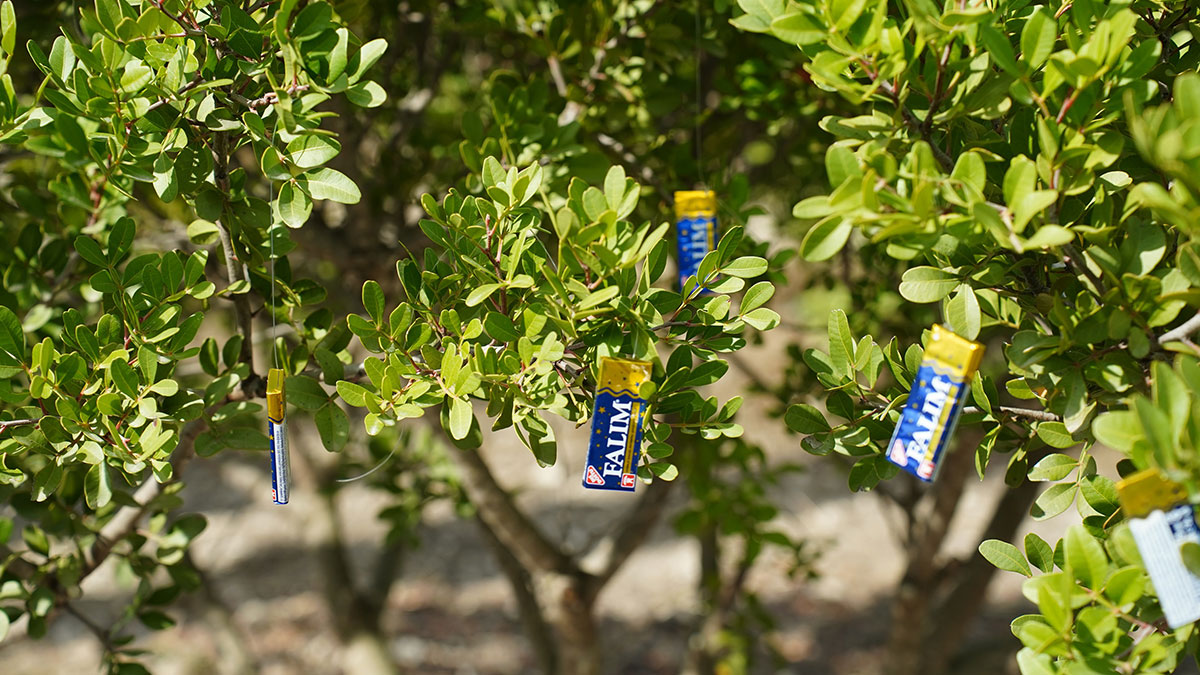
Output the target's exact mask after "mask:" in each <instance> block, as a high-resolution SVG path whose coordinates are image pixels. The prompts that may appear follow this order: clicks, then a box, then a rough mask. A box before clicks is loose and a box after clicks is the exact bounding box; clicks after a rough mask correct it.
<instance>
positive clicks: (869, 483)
mask: <svg viewBox="0 0 1200 675" xmlns="http://www.w3.org/2000/svg"><path fill="white" fill-rule="evenodd" d="M899 471H900V467H898V466H896V465H895V464H892V463H891V462H889V461H888V460H887V458H886V457H884V456H883V455H871V456H870V457H864V458H862V459H860V460H859V461H858V462H856V463H855V464H854V466H852V467H850V478H849V483H850V489H851V490H852V491H854V492H861V491H868V490H871V489H873V488H874V487H875V486H876V485H878V484H879V482H880V481H884V480H887V479H889V478H892V477H894V476H895V475H896V474H897V473H898V472H899Z"/></svg>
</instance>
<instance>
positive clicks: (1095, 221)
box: [734, 0, 1200, 674]
mask: <svg viewBox="0 0 1200 675" xmlns="http://www.w3.org/2000/svg"><path fill="white" fill-rule="evenodd" d="M739 4H740V5H741V6H742V8H743V9H744V11H745V14H744V15H743V16H740V17H738V18H736V19H735V20H734V22H735V24H736V25H738V26H740V27H741V28H743V29H744V30H747V31H751V32H763V33H770V34H772V35H774V36H775V37H777V38H779V39H781V40H783V41H785V42H788V43H792V44H795V45H797V46H798V47H799V58H800V59H801V61H802V63H803V64H804V68H805V69H806V71H807V72H808V73H809V74H810V75H811V76H812V79H813V82H814V84H816V85H817V86H819V87H821V88H823V89H825V90H827V91H832V92H837V93H838V94H839V95H841V96H842V97H844V98H845V99H846V100H847V101H848V102H849V103H851V104H853V105H854V106H855V107H856V109H855V110H854V111H853V112H852V113H850V114H849V115H846V116H831V117H827V118H825V119H824V120H823V121H822V128H824V129H825V130H827V131H828V132H829V133H831V134H832V135H833V136H834V137H835V138H836V139H837V140H836V142H834V143H833V145H831V146H830V147H829V149H828V151H827V153H826V156H825V159H826V162H825V163H826V169H827V174H828V178H829V184H830V188H831V190H830V192H829V193H828V194H827V195H821V196H817V197H812V198H809V199H805V200H803V201H801V202H799V203H798V204H797V205H796V210H795V214H796V216H797V217H800V218H804V219H807V220H809V221H810V222H813V224H812V225H811V227H810V228H809V229H808V231H807V234H806V235H805V238H804V241H803V243H802V245H801V254H802V255H803V256H805V258H806V259H808V260H812V261H820V260H827V259H830V258H832V257H833V256H835V255H839V254H840V255H841V256H842V257H843V262H844V264H845V267H844V271H845V273H846V274H847V275H848V278H847V281H852V282H853V283H856V284H862V285H864V286H866V290H865V291H864V292H863V293H856V294H855V295H853V296H852V297H853V299H854V304H853V306H852V307H851V308H848V309H849V311H847V312H846V313H842V312H840V311H835V312H833V313H832V314H831V315H830V319H829V330H828V337H829V347H828V349H827V350H816V349H810V350H807V351H805V352H804V353H803V366H798V367H797V368H798V370H801V371H803V370H805V369H807V370H808V371H811V373H812V375H813V376H815V382H814V381H813V377H812V376H807V375H801V376H798V377H797V378H796V382H797V384H798V386H797V387H796V388H795V389H793V390H792V391H790V392H784V393H785V395H788V396H790V397H791V400H792V401H793V403H792V405H791V406H790V407H789V408H788V411H787V421H788V424H789V426H791V428H792V429H794V430H795V431H797V432H799V433H801V434H804V435H805V438H804V444H805V447H806V448H807V449H808V450H809V451H810V452H813V453H815V454H819V455H826V454H834V455H835V456H841V457H846V458H849V460H851V461H852V462H853V465H852V466H851V467H850V471H849V482H850V487H851V489H854V490H860V489H874V488H878V489H879V491H880V492H881V493H883V494H884V495H885V496H886V497H887V498H888V499H889V500H891V501H893V502H895V503H898V504H899V505H901V506H902V507H903V510H904V512H905V513H906V514H907V515H908V518H909V521H908V522H909V533H910V534H909V539H908V541H909V546H908V551H909V567H908V572H907V574H906V576H905V578H904V580H903V581H902V582H901V587H900V589H899V591H898V595H897V599H896V603H895V606H894V610H893V611H894V619H895V623H894V626H895V628H894V634H893V639H892V645H891V648H892V653H891V654H890V656H889V659H890V672H893V673H917V672H921V673H936V672H943V671H944V669H945V668H946V665H947V662H948V660H949V658H950V657H951V656H953V649H954V648H955V647H956V645H957V643H958V641H959V640H961V637H962V634H963V631H964V630H965V619H966V618H967V617H969V616H970V615H971V614H972V613H973V611H974V608H975V607H977V606H978V603H979V599H980V598H979V594H980V593H981V592H982V585H983V583H985V582H986V579H987V578H988V575H989V573H988V572H986V571H984V570H983V566H984V565H986V563H985V562H984V558H986V559H987V560H988V561H990V562H991V563H993V564H995V565H997V566H999V567H1001V568H1003V569H1006V570H1010V571H1014V572H1018V573H1021V574H1023V575H1025V576H1029V577H1031V578H1030V580H1029V581H1028V582H1026V585H1025V594H1026V596H1027V597H1028V598H1030V600H1031V601H1035V602H1036V604H1037V612H1036V613H1032V614H1028V615H1025V616H1022V617H1019V618H1017V619H1016V620H1015V621H1014V622H1013V624H1012V628H1013V632H1014V634H1015V635H1016V637H1017V638H1018V639H1019V640H1020V642H1021V643H1022V644H1023V645H1024V647H1023V648H1022V649H1021V651H1020V652H1019V653H1018V655H1017V661H1018V664H1019V665H1020V668H1021V671H1022V672H1023V673H1026V674H1033V673H1038V674H1042V673H1059V672H1061V673H1078V672H1122V673H1125V672H1128V673H1133V672H1139V673H1142V672H1170V671H1172V670H1174V669H1175V667H1176V665H1177V664H1178V663H1180V662H1181V661H1182V660H1183V659H1184V658H1186V657H1187V656H1192V655H1194V653H1195V646H1194V643H1193V641H1191V638H1192V635H1193V629H1192V626H1191V625H1187V626H1183V627H1180V628H1178V629H1176V630H1172V629H1170V628H1168V627H1167V625H1166V624H1165V622H1163V621H1162V620H1161V617H1162V611H1161V608H1160V606H1159V604H1158V602H1157V599H1156V596H1155V595H1154V593H1153V591H1152V590H1151V587H1150V585H1149V584H1148V583H1147V581H1148V580H1147V577H1146V575H1145V572H1144V568H1143V564H1142V562H1141V561H1140V559H1139V557H1138V555H1137V551H1136V549H1135V548H1134V547H1133V546H1132V540H1131V535H1130V534H1129V530H1128V524H1127V522H1125V519H1124V518H1123V516H1122V514H1121V512H1120V511H1119V510H1118V503H1117V494H1116V490H1115V488H1114V480H1113V479H1114V478H1115V476H1104V475H1101V474H1100V473H1099V472H1098V471H1097V467H1096V462H1095V460H1094V459H1093V453H1094V448H1095V446H1096V444H1097V443H1100V444H1103V445H1105V446H1108V447H1109V448H1112V449H1114V450H1116V451H1118V452H1120V453H1122V454H1123V455H1124V456H1125V459H1123V460H1122V461H1121V463H1120V464H1119V467H1118V468H1119V470H1120V472H1121V473H1122V475H1125V474H1127V473H1129V472H1131V471H1132V470H1134V469H1146V468H1151V467H1157V468H1159V469H1162V470H1164V471H1166V472H1167V474H1168V475H1169V476H1171V477H1172V478H1173V479H1175V480H1177V481H1180V482H1182V483H1184V484H1186V485H1187V486H1188V488H1189V492H1190V494H1192V495H1194V494H1195V485H1196V478H1197V473H1196V465H1195V462H1194V457H1193V456H1194V452H1193V451H1192V449H1191V448H1192V445H1191V439H1192V438H1193V436H1192V433H1193V432H1192V431H1191V429H1192V427H1193V425H1194V424H1195V422H1196V420H1197V419H1200V417H1198V413H1200V411H1198V410H1197V409H1196V408H1195V407H1194V403H1193V397H1194V395H1195V393H1196V392H1197V391H1200V389H1197V380H1196V379H1195V377H1194V373H1195V372H1196V370H1195V369H1196V364H1197V360H1196V359H1197V356H1198V355H1200V353H1198V350H1197V348H1196V345H1195V344H1194V343H1193V342H1192V340H1191V339H1190V336H1191V335H1192V334H1193V333H1194V332H1195V330H1196V329H1197V328H1198V327H1200V319H1197V318H1196V317H1193V316H1191V312H1190V311H1187V310H1189V308H1193V307H1195V306H1196V291H1195V286H1196V285H1197V284H1200V276H1197V273H1196V266H1195V264H1194V254H1193V251H1194V250H1195V249H1194V247H1195V242H1193V241H1192V236H1193V234H1194V232H1195V223H1194V218H1195V213H1194V207H1195V203H1196V201H1195V200H1196V189H1197V188H1196V186H1195V184H1194V181H1195V173H1194V169H1195V167H1194V165H1193V161H1194V160H1193V159H1192V155H1193V154H1194V153H1193V147H1194V143H1193V142H1192V140H1191V136H1190V133H1191V129H1192V126H1191V125H1192V124H1193V123H1194V122H1193V118H1194V117H1195V115H1196V112H1195V111H1196V110H1197V103H1198V102H1200V99H1198V98H1197V96H1198V95H1200V94H1198V92H1200V88H1198V85H1200V79H1198V78H1197V76H1196V73H1195V70H1196V51H1195V47H1194V44H1195V39H1194V37H1193V35H1192V33H1191V32H1190V26H1191V21H1192V19H1193V15H1194V11H1195V8H1194V6H1192V5H1189V4H1186V3H1179V4H1169V3H1168V4H1157V3H1150V2H1120V3H1108V4H1096V3H1080V2H1075V3H1059V4H1051V5H1031V4H1029V3H1022V2H1008V3H1005V2H1001V3H995V4H992V5H987V6H985V5H982V4H974V5H972V4H969V3H967V4H964V3H946V4H945V5H942V6H938V5H935V4H933V3H928V2H920V1H916V0H913V1H907V0H906V1H904V2H899V3H892V4H889V3H882V2H879V3H874V2H860V3H838V2H831V3H809V2H799V3H798V2H789V3H786V4H785V3H784V2H782V1H780V2H740V3H739ZM856 260H861V261H869V264H863V265H856V264H855V261H856ZM881 261H883V262H881ZM897 291H898V293H899V296H900V297H899V298H898V297H896V295H895V293H896V292H897ZM920 305H927V306H930V305H931V307H929V308H928V309H922V308H921V307H920ZM939 305H940V309H941V312H940V316H941V320H942V322H943V323H945V324H947V325H948V326H950V327H951V328H952V329H953V330H954V331H956V332H957V333H958V334H960V335H962V336H964V337H967V338H970V339H976V338H978V339H980V340H981V341H983V342H984V343H985V344H986V345H987V346H988V353H989V358H988V359H987V362H986V364H985V366H984V368H983V370H982V371H981V373H980V375H979V376H978V377H976V378H975V380H974V381H973V383H972V387H971V398H972V405H971V407H969V408H967V409H966V411H965V414H964V416H963V419H962V423H961V424H960V431H959V434H960V439H961V440H960V442H959V443H958V445H959V449H958V451H957V452H954V453H951V454H950V455H949V456H948V457H947V458H946V459H945V460H944V461H945V463H946V467H945V470H944V472H943V474H942V477H941V479H940V480H939V482H938V483H937V484H936V485H934V487H933V488H932V489H931V490H930V491H928V492H925V493H922V492H920V491H918V489H917V488H916V487H915V486H914V485H913V484H912V483H913V481H911V480H909V479H908V478H907V477H900V478H897V477H896V474H897V469H896V467H894V466H893V465H892V464H890V463H889V462H888V461H887V460H886V458H885V456H884V447H883V446H884V445H885V444H886V443H887V441H888V439H889V436H890V433H891V429H892V428H893V426H894V423H895V420H896V418H897V413H896V410H897V409H898V407H899V405H900V404H902V403H903V401H904V399H905V396H906V392H907V388H908V386H909V384H910V383H911V382H912V378H913V375H914V372H915V369H916V366H917V364H918V363H919V360H920V357H921V354H922V350H921V345H920V342H921V340H920V330H921V327H922V326H927V325H928V324H929V323H932V322H933V321H936V320H937V318H938V312H937V311H936V310H935V309H934V308H935V307H937V306H939ZM897 307H903V308H904V311H905V312H906V313H907V312H908V311H909V309H910V308H911V310H912V315H911V319H910V318H909V316H893V315H892V312H895V311H896V308H897ZM858 336H861V337H858ZM889 336H892V337H890V340H889V339H888V338H889ZM999 383H1002V384H1003V385H1004V386H1003V389H1000V388H999V387H998V386H997V385H998V384H999ZM808 392H815V393H817V394H818V395H819V396H821V398H822V399H823V400H822V402H823V407H824V411H822V410H820V409H818V408H817V407H814V406H812V405H809V404H808V403H806V402H802V400H803V398H802V397H804V395H805V394H807V393H808ZM797 399H800V400H799V401H798V400H797ZM963 437H965V438H963ZM971 446H975V448H974V452H971V451H970V450H969V448H970V447H971ZM1073 449H1074V451H1072V450H1073ZM972 455H973V458H974V463H975V468H976V470H977V471H978V474H979V476H980V477H981V478H982V477H983V476H984V475H985V472H986V471H988V469H989V467H992V469H991V470H992V471H993V472H1003V473H1004V478H1005V482H1006V483H1007V484H1008V485H1009V486H1010V488H1011V491H1010V492H1009V493H1008V494H1007V495H1006V496H1005V497H1004V499H1003V500H1002V502H1001V504H1000V506H999V507H998V509H997V511H996V513H995V516H994V517H993V519H992V522H991V524H990V525H989V526H988V534H986V535H985V537H987V538H988V540H987V541H985V542H983V543H982V544H981V545H980V553H981V555H982V557H976V558H974V559H971V560H967V561H945V562H942V561H940V560H939V559H938V558H937V552H938V549H939V547H940V544H941V539H942V537H943V536H944V534H945V528H946V526H947V524H948V521H949V518H950V516H951V515H953V512H954V508H955V505H956V503H957V497H958V494H959V492H960V491H961V485H962V481H963V480H964V479H965V476H966V474H968V473H969V472H970V461H971V458H972ZM1005 455H1007V457H1005ZM997 460H1002V461H1003V464H1002V465H999V466H997ZM1038 483H1049V486H1048V487H1047V488H1046V489H1045V490H1044V491H1042V492H1041V494H1040V495H1038V494H1037V488H1038V487H1039V486H1038V485H1037V484H1038ZM1035 496H1036V501H1034V502H1033V510H1032V512H1033V515H1034V517H1035V518H1039V519H1044V518H1052V517H1058V516H1060V514H1063V513H1064V512H1065V511H1067V510H1068V509H1069V508H1070V507H1071V505H1072V504H1073V503H1074V504H1075V505H1076V507H1077V509H1078V511H1079V513H1080V515H1081V516H1083V523H1082V524H1081V525H1077V526H1073V527H1072V528H1071V529H1070V530H1069V531H1068V534H1067V536H1066V537H1065V538H1064V539H1063V540H1062V541H1059V542H1056V543H1054V544H1053V545H1051V544H1050V543H1048V542H1045V541H1043V540H1041V539H1040V538H1038V537H1037V536H1036V535H1030V536H1028V537H1026V539H1025V541H1024V542H1023V546H1024V554H1022V552H1021V550H1020V549H1018V548H1016V547H1015V546H1013V545H1012V544H1011V543H1008V541H1007V540H1009V539H1011V538H1013V536H1014V534H1015V528H1016V525H1017V522H1014V519H1013V513H1014V511H1015V512H1017V513H1020V512H1023V511H1024V509H1026V508H1028V505H1029V502H1030V501H1032V500H1033V499H1034V497H1035ZM1017 520H1018V521H1019V519H1017ZM1031 565H1032V567H1031ZM1035 569H1036V570H1037V571H1038V572H1039V573H1038V574H1036V575H1035V574H1034V570H1035ZM964 581H965V582H966V583H964ZM1135 631H1143V632H1142V633H1141V634H1139V635H1138V636H1137V637H1133V636H1131V633H1133V632H1135ZM1189 645H1191V646H1189Z"/></svg>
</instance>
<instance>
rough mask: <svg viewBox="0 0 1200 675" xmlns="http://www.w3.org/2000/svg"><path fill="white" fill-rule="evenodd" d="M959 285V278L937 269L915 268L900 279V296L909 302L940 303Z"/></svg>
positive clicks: (907, 271) (906, 271)
mask: <svg viewBox="0 0 1200 675" xmlns="http://www.w3.org/2000/svg"><path fill="white" fill-rule="evenodd" d="M959 283H960V282H959V280H958V277H956V276H954V275H953V274H950V273H949V272H946V271H943V270H940V269H938V268H936V267H913V268H910V269H908V270H905V272H904V274H903V276H901V277H900V295H902V296H904V299H906V300H908V301H909V302H921V303H924V302H938V301H940V300H941V299H942V298H944V297H946V296H947V295H950V293H952V292H953V291H954V289H955V288H958V286H959Z"/></svg>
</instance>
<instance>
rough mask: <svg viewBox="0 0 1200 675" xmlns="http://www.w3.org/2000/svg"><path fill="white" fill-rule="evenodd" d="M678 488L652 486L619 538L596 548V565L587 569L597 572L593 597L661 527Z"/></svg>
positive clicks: (626, 519)
mask: <svg viewBox="0 0 1200 675" xmlns="http://www.w3.org/2000/svg"><path fill="white" fill-rule="evenodd" d="M674 484H675V483H674V481H665V480H662V479H659V480H656V481H654V482H653V483H651V484H650V485H648V486H647V487H646V490H645V491H643V492H642V495H641V497H639V498H638V502H637V504H634V505H633V506H632V507H630V509H629V511H628V512H627V513H626V514H625V516H624V517H623V518H621V521H620V522H619V523H618V524H617V526H616V528H615V529H616V534H615V535H612V536H609V537H605V538H604V539H602V540H600V542H599V543H597V544H596V546H595V548H594V549H593V550H594V551H595V552H596V553H597V555H596V556H595V558H596V561H595V562H591V561H588V562H591V564H590V565H587V567H590V568H591V569H592V570H595V572H593V575H592V577H591V579H590V580H589V584H590V587H589V588H588V591H589V592H590V593H593V594H594V593H598V592H599V591H600V589H601V588H603V587H604V584H606V583H608V580H609V579H611V578H612V577H613V575H614V574H616V573H617V571H618V570H619V569H621V566H622V565H623V564H625V561H626V560H628V559H629V556H631V555H633V552H634V551H636V550H637V549H638V547H640V546H641V545H642V543H643V542H644V541H646V537H647V536H648V535H649V534H650V530H652V529H654V526H655V525H656V524H658V519H659V517H660V516H661V515H662V512H663V510H664V509H665V508H666V505H667V498H668V497H669V496H670V494H671V486H673V485H674ZM588 557H591V556H588Z"/></svg>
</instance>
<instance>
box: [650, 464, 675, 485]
mask: <svg viewBox="0 0 1200 675" xmlns="http://www.w3.org/2000/svg"><path fill="white" fill-rule="evenodd" d="M648 466H649V467H650V472H651V473H653V474H654V476H655V477H656V478H661V479H663V480H665V481H668V482H670V481H673V480H675V479H676V478H678V477H679V467H677V466H675V465H674V464H670V463H667V462H655V463H653V464H650V465H648Z"/></svg>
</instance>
